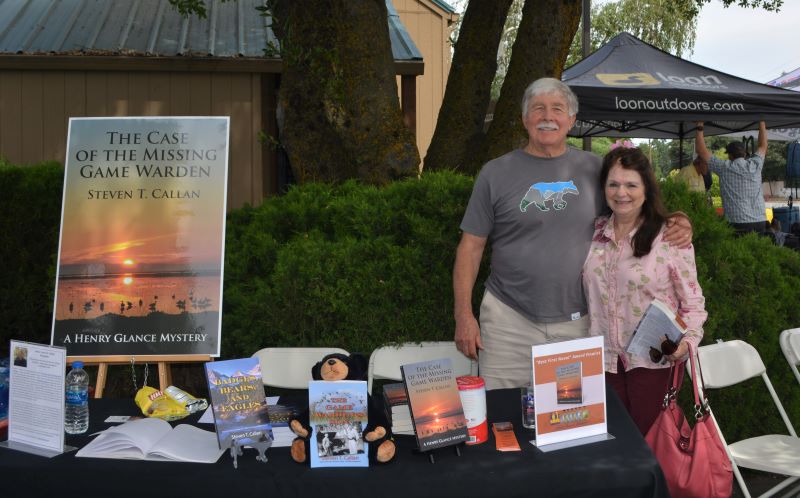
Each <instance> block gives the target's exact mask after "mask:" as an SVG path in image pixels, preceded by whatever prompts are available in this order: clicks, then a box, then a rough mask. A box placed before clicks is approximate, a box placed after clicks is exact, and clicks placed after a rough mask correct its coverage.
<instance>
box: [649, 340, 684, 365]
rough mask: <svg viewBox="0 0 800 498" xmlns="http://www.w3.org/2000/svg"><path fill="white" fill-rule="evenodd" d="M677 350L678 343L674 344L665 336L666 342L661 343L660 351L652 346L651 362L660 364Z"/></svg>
mask: <svg viewBox="0 0 800 498" xmlns="http://www.w3.org/2000/svg"><path fill="white" fill-rule="evenodd" d="M677 350H678V343H677V342H673V341H672V340H670V339H669V338H668V337H666V336H665V337H664V340H663V341H662V342H661V349H660V350H659V349H656V348H654V347H652V346H650V360H652V362H653V363H660V362H661V360H663V359H664V356H667V355H671V354H672V353H674V352H675V351H677Z"/></svg>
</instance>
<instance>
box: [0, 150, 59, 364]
mask: <svg viewBox="0 0 800 498" xmlns="http://www.w3.org/2000/svg"><path fill="white" fill-rule="evenodd" d="M63 180H64V169H63V168H62V167H61V165H60V164H58V163H56V162H45V163H41V164H37V165H34V166H22V167H19V166H12V165H10V164H8V163H6V162H4V161H3V162H0V192H2V194H0V233H2V234H3V236H2V239H0V261H2V262H3V271H2V272H0V323H2V324H3V326H2V327H0V348H2V349H0V355H4V354H6V353H8V341H9V339H12V338H14V339H24V340H28V341H34V342H43V343H49V342H50V327H51V322H52V319H53V315H52V309H53V297H54V292H55V285H54V281H55V265H56V258H55V255H56V251H57V249H58V227H59V224H60V216H61V191H62V185H63Z"/></svg>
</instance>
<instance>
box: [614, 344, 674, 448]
mask: <svg viewBox="0 0 800 498" xmlns="http://www.w3.org/2000/svg"><path fill="white" fill-rule="evenodd" d="M685 365H686V362H685V361H681V362H680V363H679V364H678V390H680V388H681V384H682V383H683V372H684V367H685ZM669 372H670V369H669V368H634V369H632V370H628V371H627V372H626V371H625V368H624V367H623V366H622V362H621V361H619V360H617V373H615V374H614V373H610V372H606V385H607V386H611V387H612V388H613V389H614V391H615V392H616V393H617V396H619V399H620V400H622V404H623V405H625V408H626V409H627V410H628V413H629V414H630V415H631V418H632V419H633V422H634V423H635V424H636V427H638V428H639V432H641V433H642V435H643V436H644V435H645V434H647V431H648V430H649V429H650V426H651V425H653V422H655V420H656V417H658V413H659V411H661V403H662V402H663V401H664V394H666V392H667V388H668V386H669V381H670V379H669Z"/></svg>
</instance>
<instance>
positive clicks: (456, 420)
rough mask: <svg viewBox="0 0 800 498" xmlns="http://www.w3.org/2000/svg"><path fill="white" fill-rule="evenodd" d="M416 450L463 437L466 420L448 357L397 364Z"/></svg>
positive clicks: (433, 446) (429, 448) (465, 435)
mask: <svg viewBox="0 0 800 498" xmlns="http://www.w3.org/2000/svg"><path fill="white" fill-rule="evenodd" d="M401 370H402V373H403V380H404V382H405V386H406V390H407V391H408V400H409V403H410V405H411V418H412V419H413V421H414V430H415V431H416V435H417V443H418V446H419V449H420V450H423V451H425V450H431V449H434V448H438V447H441V446H449V445H453V444H458V443H461V442H465V441H466V440H467V419H466V418H465V417H464V408H463V407H462V405H461V397H460V396H459V394H458V386H457V385H456V380H455V376H454V375H453V367H452V360H450V359H449V358H443V359H440V360H432V361H426V362H420V363H411V364H407V365H403V366H402V367H401Z"/></svg>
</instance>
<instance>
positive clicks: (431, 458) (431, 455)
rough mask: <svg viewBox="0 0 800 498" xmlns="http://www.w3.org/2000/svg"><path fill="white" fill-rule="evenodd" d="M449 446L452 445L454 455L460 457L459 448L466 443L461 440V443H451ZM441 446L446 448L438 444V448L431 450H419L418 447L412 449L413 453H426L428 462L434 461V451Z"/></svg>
mask: <svg viewBox="0 0 800 498" xmlns="http://www.w3.org/2000/svg"><path fill="white" fill-rule="evenodd" d="M451 446H452V448H453V449H454V450H455V454H456V456H457V457H460V456H461V448H463V447H464V446H466V443H464V442H461V443H456V444H453V445H451ZM443 448H446V446H440V447H439V448H434V449H432V450H420V449H416V450H414V453H418V454H420V455H426V456H427V457H428V461H429V462H430V463H436V457H434V453H435V452H436V450H440V449H443Z"/></svg>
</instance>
